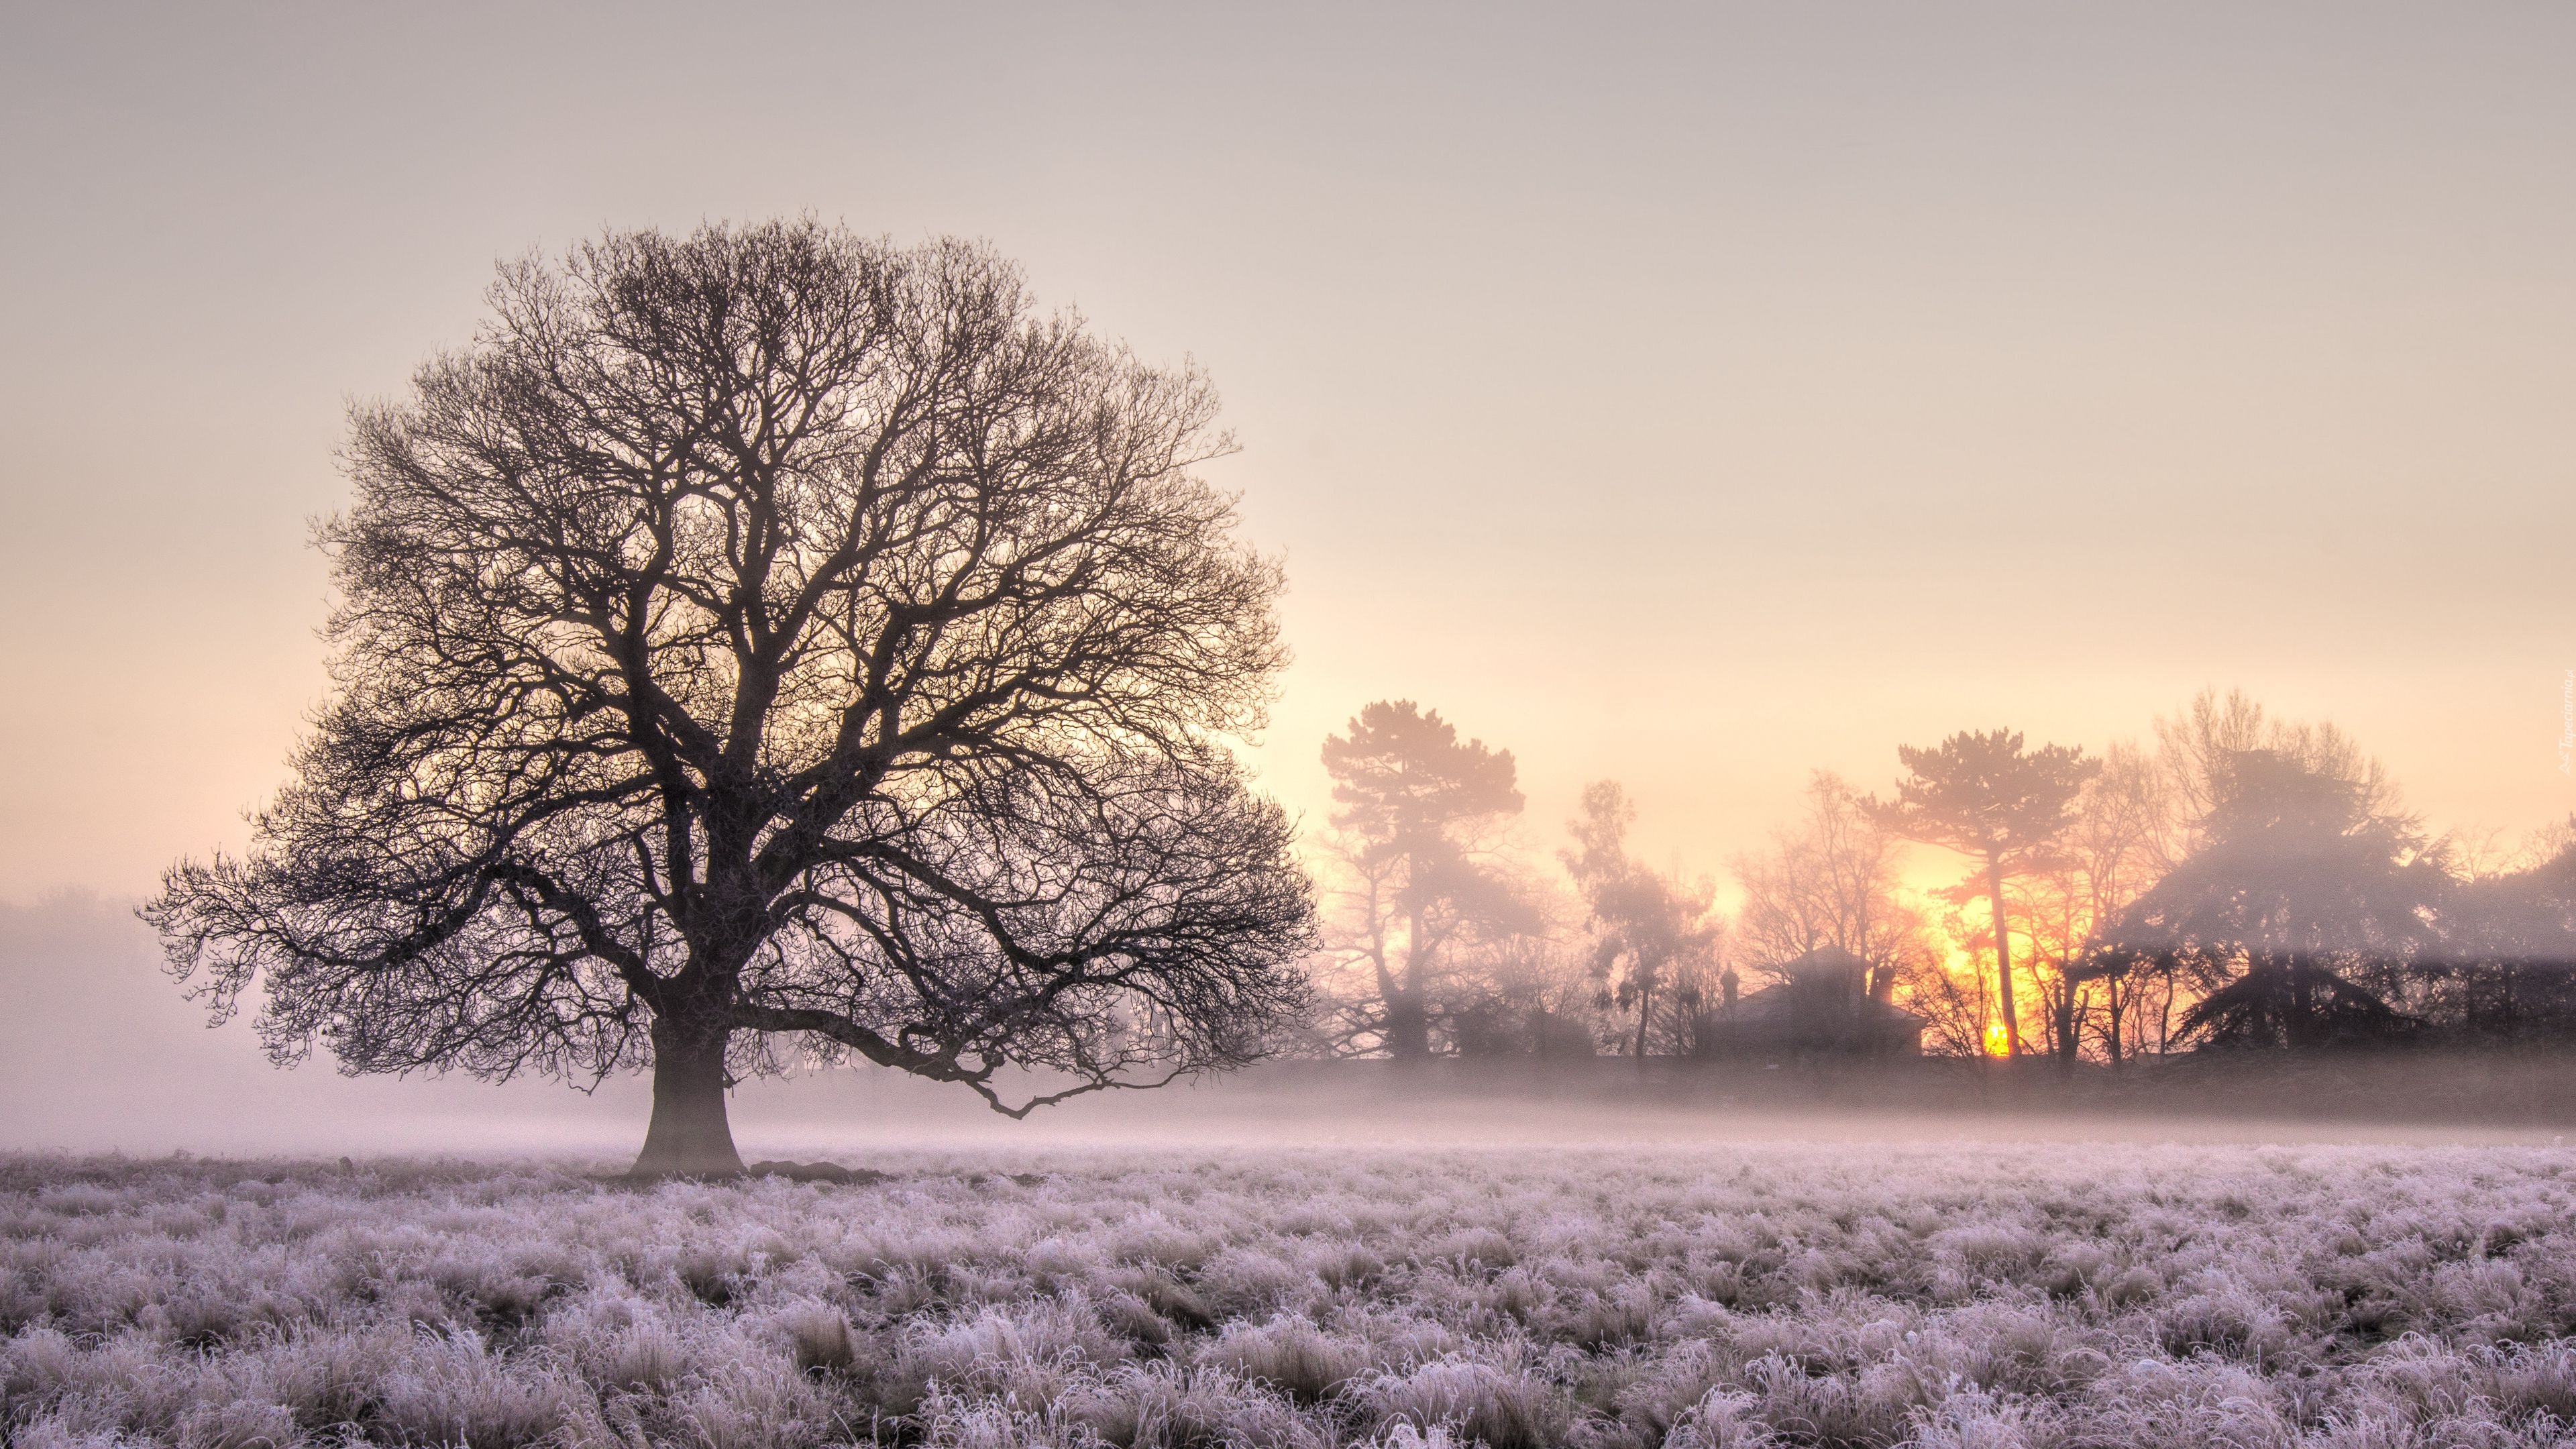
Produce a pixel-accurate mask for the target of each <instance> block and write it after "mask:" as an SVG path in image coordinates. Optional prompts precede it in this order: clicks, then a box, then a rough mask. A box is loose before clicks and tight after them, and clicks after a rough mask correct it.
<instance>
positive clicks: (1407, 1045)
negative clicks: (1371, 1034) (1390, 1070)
mask: <svg viewBox="0 0 2576 1449" xmlns="http://www.w3.org/2000/svg"><path fill="white" fill-rule="evenodd" d="M1386 1051H1387V1055H1389V1056H1391V1057H1394V1058H1395V1059H1396V1060H1398V1061H1406V1062H1418V1061H1421V1060H1424V1059H1425V1058H1427V1057H1429V1056H1430V1055H1431V1013H1430V1012H1429V1011H1427V1010H1425V1009H1424V1008H1423V1005H1422V996H1421V994H1420V993H1418V992H1413V991H1402V990H1398V991H1391V992H1388V993H1387V997H1386Z"/></svg>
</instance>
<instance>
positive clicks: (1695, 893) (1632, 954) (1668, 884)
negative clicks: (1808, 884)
mask: <svg viewBox="0 0 2576 1449" xmlns="http://www.w3.org/2000/svg"><path fill="white" fill-rule="evenodd" d="M1636 818H1637V808H1636V806H1634V805H1632V804H1630V803H1629V801H1628V795H1627V792H1626V791H1624V790H1622V789H1620V788H1619V786H1618V785H1617V784H1616V783H1614V782H1612V781H1608V780H1603V781H1599V782H1596V783H1594V784H1592V785H1589V786H1586V787H1585V788H1584V791H1583V813H1582V814H1581V815H1579V816H1577V817H1575V819H1574V821H1573V823H1572V825H1571V826H1570V827H1569V828H1570V829H1571V831H1572V833H1573V835H1574V848H1573V849H1571V850H1567V851H1565V852H1563V853H1562V855H1561V858H1562V859H1563V860H1564V862H1565V868H1566V872H1567V873H1568V874H1570V875H1572V876H1573V877H1574V883H1575V886H1576V888H1577V889H1578V890H1580V891H1581V892H1582V894H1583V899H1584V903H1585V904H1586V905H1587V906H1589V907H1590V908H1591V918H1592V927H1593V931H1594V947H1593V958H1592V961H1593V964H1592V969H1593V975H1594V977H1595V979H1596V980H1598V981H1599V982H1600V989H1601V993H1602V996H1603V1004H1604V1005H1608V1006H1615V1007H1617V1008H1618V1009H1620V1010H1623V1011H1624V1010H1626V1009H1628V1008H1629V1007H1632V1006H1633V1007H1635V1008H1636V1011H1637V1037H1636V1055H1637V1058H1638V1060H1639V1061H1641V1062H1642V1061H1643V1060H1644V1059H1645V1056H1646V1045H1647V1038H1648V1035H1649V1033H1650V1031H1651V1029H1652V1027H1653V1025H1654V1018H1655V998H1656V994H1657V993H1658V992H1660V991H1662V990H1664V989H1665V988H1666V987H1673V988H1675V989H1676V990H1677V991H1678V990H1679V989H1680V988H1681V987H1682V985H1683V982H1682V980H1681V978H1682V977H1684V976H1696V973H1697V968H1699V967H1700V966H1702V965H1704V964H1706V963H1707V962H1708V960H1709V959H1710V958H1711V957H1712V956H1713V955H1714V953H1715V951H1716V948H1717V944H1718V935H1719V930H1720V925H1721V923H1720V922H1719V920H1718V918H1717V917H1716V915H1715V914H1714V913H1713V911H1712V907H1713V905H1714V902H1715V891H1714V889H1713V888H1712V887H1711V886H1710V885H1709V884H1708V883H1706V882H1704V881H1703V882H1699V883H1696V884H1685V883H1684V882H1682V881H1680V880H1677V879H1675V878H1673V877H1672V876H1669V875H1666V874H1664V873H1662V872H1660V871H1656V870H1652V869H1649V868H1648V867H1647V866H1645V865H1644V864H1643V863H1641V862H1639V861H1637V860H1636V859H1634V858H1632V857H1631V856H1630V855H1629V854H1628V846H1627V840H1628V827H1629V825H1630V824H1631V823H1633V822H1634V821H1635V820H1636Z"/></svg>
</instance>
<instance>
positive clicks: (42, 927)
mask: <svg viewBox="0 0 2576 1449" xmlns="http://www.w3.org/2000/svg"><path fill="white" fill-rule="evenodd" d="M0 995H5V999H6V1000H7V1001H8V1002H9V1003H10V1004H11V1009H10V1010H9V1011H8V1012H7V1013H6V1014H5V1016H0V1099H5V1101H6V1103H7V1111H6V1112H5V1113H0V1148H7V1149H16V1150H45V1151H72V1152H84V1153H86V1152H105V1151H121V1152H125V1153H130V1154H147V1155H157V1154H165V1153H169V1152H173V1151H187V1152H194V1153H202V1154H244V1153H289V1154H310V1155H319V1156H322V1157H325V1158H331V1157H338V1156H343V1155H354V1156H358V1157H367V1156H371V1155H376V1156H381V1155H386V1154H418V1153H430V1154H452V1155H458V1156H464V1157H472V1158H505V1157H520V1158H524V1157H549V1158H560V1159H576V1160H597V1161H602V1162H606V1161H614V1160H622V1159H624V1158H625V1157H626V1156H627V1155H629V1154H631V1153H632V1151H633V1148H634V1143H635V1142H636V1140H637V1139H638V1136H639V1135H640V1133H641V1131H642V1129H643V1123H644V1121H645V1118H646V1116H647V1114H648V1112H649V1110H650V1092H649V1090H648V1088H647V1086H646V1084H645V1083H644V1081H643V1080H642V1079H641V1078H640V1077H617V1078H611V1079H610V1080H608V1081H607V1082H604V1083H602V1084H600V1085H599V1087H598V1088H597V1089H596V1090H595V1091H591V1092H583V1091H578V1090H574V1089H572V1088H570V1087H567V1086H565V1085H564V1084H562V1083H560V1082H555V1081H550V1080H543V1079H536V1078H530V1079H523V1080H518V1081H512V1082H508V1083H504V1084H500V1085H493V1084H489V1083H485V1082H480V1081H476V1080H473V1079H471V1078H468V1077H465V1076H462V1075H451V1076H447V1077H414V1078H410V1079H398V1078H384V1077H370V1078H352V1077H347V1076H343V1075H341V1074H340V1073H339V1072H337V1071H336V1070H335V1069H334V1067H333V1064H332V1063H331V1062H330V1061H329V1060H328V1059H327V1058H316V1059H313V1060H308V1061H306V1062H304V1063H302V1064H300V1065H298V1066H295V1067H293V1068H287V1069H280V1068H278V1067H275V1066H272V1065H271V1064H270V1063H269V1061H268V1059H267V1057H266V1056H265V1054H264V1053H263V1052H262V1051H261V1049H260V1044H259V1041H258V1038H257V1034H256V1033H255V1032H254V1031H253V1029H252V1027H251V1025H250V1023H249V1022H248V1021H247V1020H246V1019H237V1020H234V1021H230V1022H226V1023H224V1024H222V1025H220V1026H213V1027H209V1026H208V1025H207V1023H206V1018H205V1013H204V1011H203V1009H202V1008H201V1007H200V1006H198V1005H197V1004H196V1003H194V1002H191V1001H189V1000H187V999H185V997H184V996H183V995H182V993H181V992H180V990H179V988H178V987H177V986H176V985H174V984H173V983H172V982H171V981H170V980H169V979H168V978H167V977H166V976H165V975H163V973H162V971H161V968H160V958H159V954H158V951H157V949H156V946H155V943H154V941H153V938H152V935H151V932H150V931H149V930H148V929H147V928H145V927H144V926H143V925H142V924H141V923H140V922H138V921H136V920H135V919H134V918H133V917H132V915H131V914H130V913H128V912H127V911H126V910H125V909H124V908H122V907H120V906H119V905H117V904H115V903H112V902H108V901H104V900H101V899H98V898H96V897H90V896H59V897H55V898H53V899H50V900H47V901H44V902H41V903H37V904H33V905H0ZM2570 1086H2576V1070H2571V1069H2569V1068H2567V1067H2565V1066H2562V1065H2560V1064H2558V1063H2556V1062H2553V1061H2549V1060H2547V1059H2540V1058H2530V1057H2499V1058H2496V1059H2493V1060H2491V1061H2478V1060H2475V1059H2463V1058H2458V1057H2442V1058H2438V1059H2430V1060H2407V1059H2369V1058H2345V1059H2340V1060H2335V1061H2328V1062H2325V1063H2321V1064H2320V1063H2314V1062H2311V1063H2305V1064H2302V1065H2300V1066H2299V1067H2298V1068H2297V1069H2296V1070H2292V1069H2291V1068H2290V1067H2289V1066H2288V1065H2287V1064H2280V1065H2273V1064H2268V1063H2265V1062H2263V1061H2259V1060H2237V1061H2233V1062H2230V1061H2225V1060H2216V1059H2214V1060H2209V1061H2202V1062H2175V1063H2169V1064H2158V1063H2150V1064H2144V1065H2143V1066H2140V1067H2136V1068H2133V1069H2132V1070H2131V1071H2130V1072H2128V1073H2126V1074H2123V1075H2122V1076H2120V1077H2117V1078H2114V1077H2113V1076H2111V1075H2110V1074H2107V1073H2104V1072H2102V1071H2099V1070H2088V1071H2087V1072H2086V1073H2085V1074H2083V1075H2082V1076H2080V1077H2079V1078H2077V1079H2076V1080H2074V1081H2072V1082H2069V1081H2066V1080H2064V1079H2061V1078H2059V1077H2058V1076H2056V1075H2055V1074H2054V1072H2053V1071H2052V1070H2051V1069H2050V1068H2048V1067H2046V1066H2045V1065H2043V1064H2039V1063H2030V1064H2025V1065H2024V1066H2023V1067H2022V1068H2021V1069H2019V1070H2015V1071H2012V1072H1999V1071H1997V1070H1995V1069H1994V1068H1993V1067H1992V1066H1991V1065H1990V1064H1979V1063H1974V1062H1960V1061H1942V1060H1925V1061H1909V1062H1897V1063H1889V1064H1883V1065H1878V1066H1862V1065H1859V1064H1843V1065H1840V1066H1836V1067H1832V1068H1819V1067H1802V1066H1800V1065H1798V1064H1796V1063H1787V1064H1782V1065H1779V1066H1772V1065H1770V1064H1762V1063H1751V1062H1748V1063H1746V1064H1744V1065H1742V1066H1741V1067H1736V1068H1711V1067H1705V1066H1683V1065H1680V1064H1666V1063H1654V1064H1651V1066H1650V1068H1649V1069H1648V1070H1640V1068H1639V1065H1638V1064H1637V1063H1636V1062H1635V1061H1633V1060H1622V1059H1617V1058H1602V1059H1598V1060H1595V1061H1589V1062H1572V1063H1554V1064H1548V1065H1547V1066H1546V1067H1545V1069H1544V1070H1541V1068H1540V1066H1539V1064H1535V1063H1523V1064H1514V1063H1509V1062H1437V1063H1431V1064H1428V1065H1427V1066H1424V1067H1415V1068H1407V1067H1401V1066H1398V1065H1397V1064H1393V1063H1387V1062H1284V1063H1279V1064H1275V1065H1272V1066H1267V1067H1262V1068H1256V1069H1254V1070H1252V1071H1249V1072H1245V1073H1241V1074H1238V1075H1236V1076H1234V1077H1230V1078H1222V1079H1211V1080H1205V1081H1200V1082H1195V1083H1184V1084H1180V1085H1176V1086H1172V1087H1168V1088H1164V1089H1161V1090H1157V1091H1151V1092H1123V1093H1111V1094H1105V1095H1100V1096H1094V1097H1088V1098H1081V1099H1077V1100H1075V1101H1072V1102H1068V1103H1065V1104H1063V1105H1061V1106H1058V1107H1054V1108H1048V1109H1041V1110H1040V1111H1039V1112H1038V1113H1036V1114H1035V1115H1033V1116H1032V1117H1031V1118H1030V1119H1028V1120H1027V1121H1013V1120H1010V1119H1008V1118H1004V1117H1001V1116H999V1115H997V1114H995V1113H993V1112H991V1111H989V1110H987V1109H986V1108H985V1107H984V1106H983V1105H982V1104H981V1102H979V1101H978V1100H976V1099H975V1098H974V1097H972V1096H971V1095H970V1094H968V1093H966V1092H964V1091H962V1090H959V1089H956V1088H953V1087H947V1086H942V1085H940V1084H936V1083H928V1082H922V1081H917V1080H914V1079H911V1078H907V1077H903V1076H901V1075H898V1074H894V1073H889V1072H882V1071H876V1070H872V1069H871V1070H835V1071H827V1072H810V1073H805V1074H801V1075H798V1076H795V1077H791V1078H787V1079H778V1080H759V1081H752V1082H747V1083H744V1084H743V1085H742V1086H740V1087H739V1088H737V1089H736V1090H735V1092H734V1093H733V1119H734V1125H735V1131H736V1134H737V1136H738V1137H739V1138H740V1140H741V1142H742V1145H743V1151H744V1156H745V1157H746V1159H749V1160H757V1159H762V1158H791V1159H798V1160H803V1159H814V1158H824V1159H836V1160H843V1161H857V1160H860V1159H862V1158H864V1157H865V1156H866V1155H867V1154H869V1153H871V1152H881V1151H884V1150H888V1149H890V1148H895V1147H900V1146H904V1145H908V1144H917V1143H923V1142H954V1143H960V1144H985V1145H992V1146H1003V1145H1008V1144H1024V1145H1026V1146H1028V1147H1029V1148H1031V1149H1033V1150H1035V1149H1040V1148H1045V1147H1050V1146H1064V1145H1074V1144H1082V1143H1127V1144H1134V1145H1139V1146H1146V1145H1151V1144H1155V1143H1168V1144H1173V1145H1208V1144H1239V1145H1256V1146H1258V1145H1278V1144H1333V1143H1348V1144H1354V1145H1365V1144H1404V1143H1415V1144H1457V1145H1478V1144H1485V1145H1493V1146H1512V1145H1528V1146H1547V1145H1566V1146H1575V1145H1599V1144H1603V1143H1620V1142H1636V1143H1661V1144H1673V1145H1682V1144H1688V1143H1692V1142H1701V1141H1705V1142H1725V1141H1872V1140H1890V1141H1918V1140H1924V1139H1926V1138H1927V1137H1931V1136H1945V1137H1952V1138H1957V1139H1960V1140H1991V1141H2070V1140H2095V1139H2103V1140H2107V1139H2122V1140H2149V1141H2205V1142H2224V1141H2412V1142H2470V1141H2475V1142H2512V1141H2520V1142H2538V1143H2548V1142H2551V1141H2554V1140H2557V1139H2558V1138H2559V1137H2560V1136H2561V1134H2563V1133H2565V1132H2567V1131H2569V1130H2571V1129H2576V1091H2570V1090H2568V1089H2569V1087H2570Z"/></svg>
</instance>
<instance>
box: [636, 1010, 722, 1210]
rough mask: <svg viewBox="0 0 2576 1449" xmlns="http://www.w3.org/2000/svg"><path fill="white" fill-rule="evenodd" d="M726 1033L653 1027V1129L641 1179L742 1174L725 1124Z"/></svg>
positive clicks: (641, 1158)
mask: <svg viewBox="0 0 2576 1449" xmlns="http://www.w3.org/2000/svg"><path fill="white" fill-rule="evenodd" d="M730 1035H731V1033H729V1032H725V1031H714V1032H709V1031H703V1030H690V1029H688V1028H687V1027H686V1026H685V1025H683V1024H666V1023H665V1022H664V1021H662V1020H661V1019H659V1018H657V1019H655V1021H654V1023H653V1125H652V1126H651V1127H650V1128H648V1129H646V1131H645V1133H644V1150H643V1152H642V1153H640V1154H638V1155H637V1156H636V1159H635V1167H634V1175H635V1176H637V1177H730V1176H734V1175H737V1174H739V1173H740V1172H741V1171H742V1155H741V1154H740V1153H738V1152H736V1151H734V1147H733V1127H732V1125H731V1124H730V1123H728V1122H727V1121H726V1120H725V1069H724V1058H725V1042H726V1039H727V1038H728V1037H729V1036H730Z"/></svg>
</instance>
